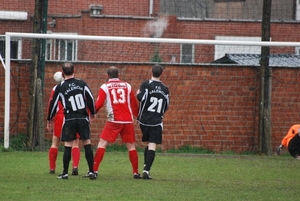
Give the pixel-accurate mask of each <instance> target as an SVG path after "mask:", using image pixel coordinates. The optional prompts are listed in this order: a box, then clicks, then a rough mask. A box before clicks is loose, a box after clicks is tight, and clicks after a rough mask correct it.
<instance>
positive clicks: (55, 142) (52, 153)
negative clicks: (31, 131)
mask: <svg viewBox="0 0 300 201" xmlns="http://www.w3.org/2000/svg"><path fill="white" fill-rule="evenodd" d="M59 142H60V140H59V138H58V137H56V136H54V135H53V137H52V144H51V147H50V149H49V152H48V159H49V173H50V174H54V173H55V168H56V160H57V155H58V146H59Z"/></svg>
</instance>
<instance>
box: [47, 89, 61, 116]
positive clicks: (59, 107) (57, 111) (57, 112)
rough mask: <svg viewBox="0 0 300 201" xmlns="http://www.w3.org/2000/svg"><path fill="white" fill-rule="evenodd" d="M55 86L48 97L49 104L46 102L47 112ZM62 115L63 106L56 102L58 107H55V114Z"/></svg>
mask: <svg viewBox="0 0 300 201" xmlns="http://www.w3.org/2000/svg"><path fill="white" fill-rule="evenodd" d="M56 86H57V85H55V86H54V87H53V89H52V91H51V93H50V97H49V102H48V110H49V106H50V101H51V100H52V98H53V95H54V91H55V88H56ZM63 113H64V109H63V106H62V104H61V102H58V105H57V108H56V114H63Z"/></svg>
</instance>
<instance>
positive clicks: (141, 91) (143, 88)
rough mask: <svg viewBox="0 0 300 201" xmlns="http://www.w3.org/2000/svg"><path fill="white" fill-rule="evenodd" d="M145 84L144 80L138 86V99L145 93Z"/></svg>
mask: <svg viewBox="0 0 300 201" xmlns="http://www.w3.org/2000/svg"><path fill="white" fill-rule="evenodd" d="M145 85H146V82H143V83H142V84H141V86H140V89H139V90H138V91H137V94H136V98H137V99H138V101H141V100H142V98H143V96H144V94H145V91H146V86H145Z"/></svg>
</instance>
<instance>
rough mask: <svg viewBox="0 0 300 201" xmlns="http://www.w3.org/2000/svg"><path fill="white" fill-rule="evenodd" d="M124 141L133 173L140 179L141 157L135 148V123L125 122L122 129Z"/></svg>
mask: <svg viewBox="0 0 300 201" xmlns="http://www.w3.org/2000/svg"><path fill="white" fill-rule="evenodd" d="M120 135H121V138H122V142H123V143H126V147H127V150H128V157H129V161H130V163H131V167H132V174H133V178H134V179H140V178H141V176H140V174H139V170H138V169H139V157H138V153H137V151H136V148H135V133H134V126H133V124H123V128H122V129H121V130H120Z"/></svg>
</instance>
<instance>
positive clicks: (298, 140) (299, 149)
mask: <svg viewBox="0 0 300 201" xmlns="http://www.w3.org/2000/svg"><path fill="white" fill-rule="evenodd" d="M288 150H289V153H290V155H291V156H293V157H294V158H297V156H300V137H299V135H298V134H296V135H295V136H294V137H293V138H292V139H291V140H290V142H289V145H288Z"/></svg>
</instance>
